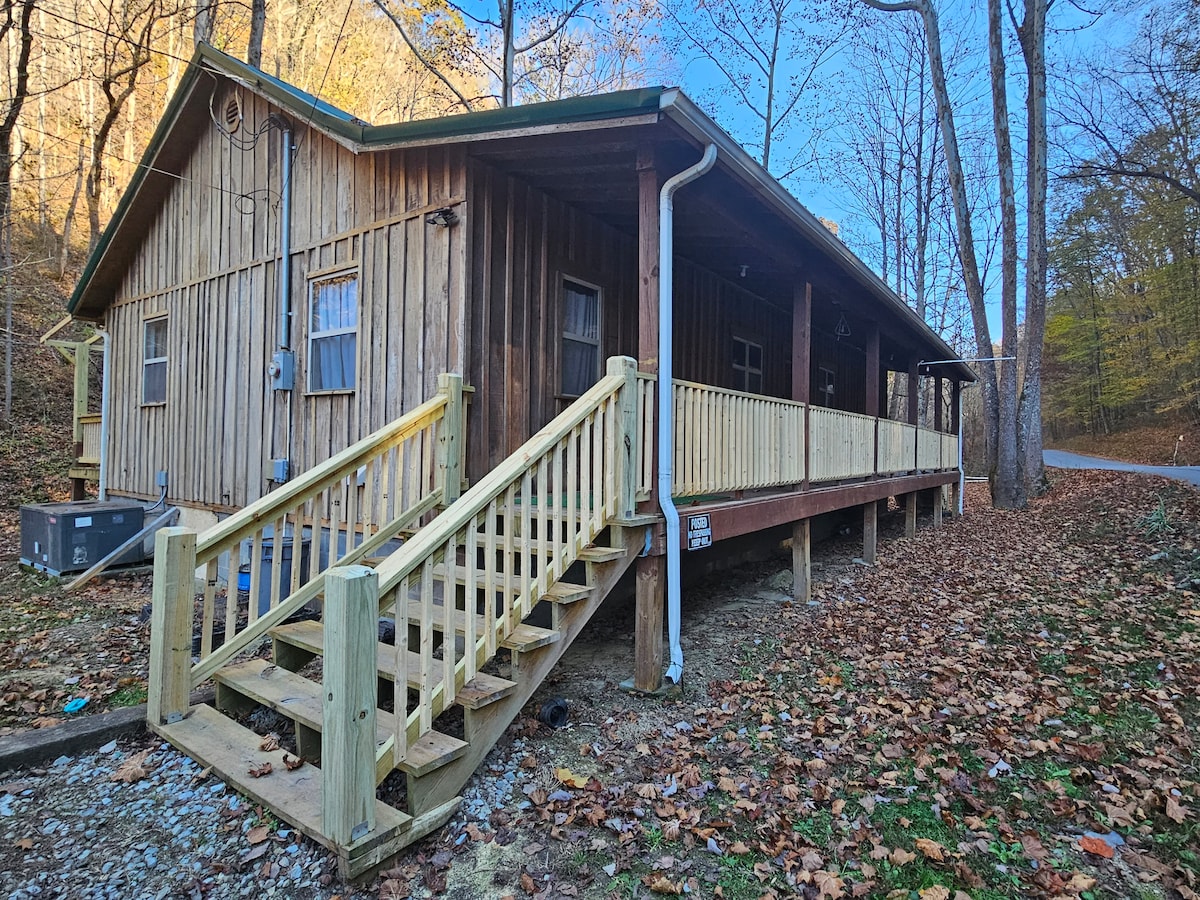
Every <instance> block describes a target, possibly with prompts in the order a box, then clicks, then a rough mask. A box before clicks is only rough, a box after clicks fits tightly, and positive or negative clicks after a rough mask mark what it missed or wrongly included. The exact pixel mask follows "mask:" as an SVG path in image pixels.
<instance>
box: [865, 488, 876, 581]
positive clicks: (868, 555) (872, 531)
mask: <svg viewBox="0 0 1200 900" xmlns="http://www.w3.org/2000/svg"><path fill="white" fill-rule="evenodd" d="M878 513H879V505H878V504H877V503H876V502H875V501H874V500H872V501H871V502H870V503H864V504H863V554H862V558H863V562H865V563H866V564H867V565H869V566H873V565H875V547H876V543H877V541H878V537H879V515H878Z"/></svg>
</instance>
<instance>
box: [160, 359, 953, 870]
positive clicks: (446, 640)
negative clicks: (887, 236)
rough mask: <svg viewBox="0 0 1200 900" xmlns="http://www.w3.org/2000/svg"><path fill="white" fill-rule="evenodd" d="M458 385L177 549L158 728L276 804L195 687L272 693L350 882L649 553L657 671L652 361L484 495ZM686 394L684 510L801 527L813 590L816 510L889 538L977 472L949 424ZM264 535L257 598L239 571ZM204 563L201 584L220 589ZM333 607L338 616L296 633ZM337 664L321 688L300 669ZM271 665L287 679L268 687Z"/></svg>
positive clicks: (245, 744) (692, 390)
mask: <svg viewBox="0 0 1200 900" xmlns="http://www.w3.org/2000/svg"><path fill="white" fill-rule="evenodd" d="M440 384H441V389H440V390H439V392H438V394H437V395H436V396H435V397H434V398H432V399H430V400H429V401H427V402H426V403H424V404H422V405H421V406H419V407H417V408H416V409H414V410H412V411H411V412H410V413H408V414H406V415H405V416H403V417H401V418H400V419H398V420H396V421H395V422H393V423H391V424H389V425H388V426H386V427H385V428H383V429H381V430H380V431H378V432H376V433H374V434H372V435H370V436H368V437H367V438H364V439H363V440H361V441H359V442H358V443H356V444H354V445H352V446H351V447H348V448H347V449H345V450H344V451H342V452H341V453H339V454H337V455H336V456H334V457H333V458H331V459H330V460H328V461H327V462H325V463H323V464H321V465H320V466H317V467H316V468H315V469H312V470H310V471H309V472H307V473H305V474H304V475H302V476H300V477H299V478H297V479H295V480H294V481H292V482H290V483H288V484H286V485H284V486H282V487H280V488H279V489H278V490H276V491H275V492H273V493H271V494H269V495H268V496H267V497H264V498H263V499H262V500H260V501H258V502H256V503H254V504H252V505H251V506H249V507H246V508H245V509H243V510H241V511H240V512H238V513H236V514H234V515H233V516H230V517H229V518H228V519H226V520H224V521H223V522H220V523H219V524H218V525H216V526H215V527H213V528H211V529H209V530H208V531H207V532H205V533H203V534H201V535H196V534H195V533H193V532H190V531H188V530H187V529H181V528H178V529H165V530H164V531H162V532H160V533H159V538H158V547H157V552H156V557H155V579H154V604H153V615H154V618H153V621H152V649H151V663H150V678H151V682H150V689H149V698H148V700H149V703H148V717H149V719H150V725H151V727H152V728H153V729H155V730H156V731H157V732H158V733H159V734H161V735H162V736H163V737H165V738H166V739H168V740H171V741H172V742H174V743H175V744H176V745H177V746H180V747H182V748H183V749H184V750H186V751H187V752H189V753H192V754H193V755H195V756H197V758H199V759H201V760H203V761H204V763H205V764H206V765H211V766H212V767H213V768H214V769H215V770H216V771H217V772H219V773H220V774H221V775H222V776H223V777H224V778H226V779H227V780H229V781H230V782H231V783H233V784H234V785H237V786H239V787H242V788H244V790H245V791H247V792H248V793H249V794H250V795H251V796H258V794H256V793H255V787H254V785H252V784H249V783H247V782H246V760H247V759H249V758H251V757H253V758H254V759H256V760H258V761H259V762H262V761H263V760H264V759H265V757H264V753H265V752H266V751H261V750H260V749H259V748H258V747H257V743H256V741H257V739H256V736H255V735H253V734H252V733H251V732H249V731H247V730H246V729H244V728H242V727H241V726H239V725H236V723H235V722H233V721H232V719H230V720H229V721H226V720H225V719H222V718H221V717H220V716H219V715H217V714H216V713H212V712H211V711H206V710H197V709H190V708H189V706H188V697H189V692H190V691H191V690H192V689H193V688H195V687H196V686H198V685H199V684H200V683H202V682H204V681H206V680H208V679H209V678H212V679H214V680H215V681H216V682H217V684H218V687H219V690H218V693H217V701H218V705H219V706H220V707H221V708H222V710H224V711H225V712H226V713H228V715H229V716H230V717H236V716H237V715H238V714H240V713H242V712H245V711H246V710H247V709H248V708H250V707H253V706H254V705H265V706H269V707H271V708H274V709H275V710H276V711H277V712H279V713H281V714H282V715H284V716H287V717H289V718H292V719H293V720H294V722H295V729H296V735H297V745H298V747H299V748H300V752H301V753H302V755H304V756H306V758H308V759H309V761H310V762H312V761H316V760H322V761H329V762H330V763H331V765H328V766H325V765H323V766H322V767H321V770H320V777H317V776H315V775H314V776H313V777H311V778H308V779H301V780H299V781H296V783H295V785H294V786H293V787H290V788H289V789H288V790H287V791H284V792H282V793H280V794H279V796H274V795H272V797H271V798H265V797H264V801H265V802H268V803H269V805H271V807H272V809H273V810H274V811H275V813H276V814H277V815H279V816H280V817H281V818H283V819H285V820H287V821H289V822H291V823H292V824H293V825H295V826H296V827H297V828H299V829H301V830H303V831H304V832H305V833H307V834H310V835H313V836H314V837H315V838H316V839H318V840H320V841H321V842H322V843H324V844H325V845H326V846H329V847H331V848H333V849H334V850H335V851H336V852H337V853H338V854H339V858H340V860H341V865H342V868H343V871H344V872H345V873H347V874H350V875H362V874H365V873H367V872H368V871H370V870H372V869H373V868H376V867H377V866H378V865H379V864H380V862H381V861H382V860H383V859H384V858H386V856H387V855H389V854H392V853H394V852H396V851H398V850H399V849H401V848H402V847H403V846H405V845H407V844H408V843H410V842H411V841H412V840H415V839H416V838H417V837H418V836H420V835H421V834H424V833H426V832H427V831H429V830H430V829H432V828H435V827H438V826H439V825H440V824H441V823H442V822H443V821H444V820H445V819H446V818H448V817H449V816H450V815H451V814H452V813H453V811H454V809H455V808H456V805H457V800H458V797H457V794H458V792H459V790H461V788H462V785H463V784H465V782H466V780H467V779H468V778H469V777H470V776H471V774H472V772H473V771H474V770H475V768H476V766H477V765H478V764H479V762H480V761H481V760H482V759H483V757H484V755H486V753H487V752H488V750H489V749H490V748H491V747H492V745H493V744H494V743H495V741H496V740H497V739H498V738H499V736H500V735H501V734H502V733H503V731H504V729H505V728H506V727H507V726H508V724H509V722H511V721H512V719H513V717H514V716H515V715H516V714H517V713H518V712H519V710H520V709H521V707H522V706H523V705H524V703H525V702H527V701H528V700H529V698H530V697H531V696H532V695H533V692H534V691H535V690H536V689H537V687H538V685H539V684H540V683H541V682H542V680H543V679H544V678H545V677H546V675H547V674H548V673H549V672H550V671H551V670H552V668H553V666H554V664H555V663H556V661H557V660H558V659H559V658H561V656H562V654H563V653H564V652H565V650H566V649H567V647H568V646H569V645H570V643H571V641H572V640H573V639H574V638H575V637H576V636H577V635H578V634H579V632H580V630H581V629H582V628H583V626H584V625H585V624H586V623H587V621H588V620H589V619H590V617H591V615H592V614H593V612H594V611H595V610H596V609H597V608H598V607H599V605H600V604H601V603H602V602H603V601H604V599H605V598H606V596H607V595H608V594H609V593H610V592H611V591H612V590H613V588H614V587H615V586H616V585H617V583H618V581H619V580H620V579H621V576H622V575H623V574H624V573H625V572H626V571H627V570H628V569H629V568H630V567H631V566H634V565H636V566H637V569H638V571H637V579H636V581H637V585H638V611H637V615H636V621H635V622H634V623H631V624H632V628H633V629H634V631H635V636H636V655H637V659H636V660H635V666H634V671H635V679H634V684H635V687H638V688H639V689H644V687H645V682H646V681H652V682H655V683H657V680H658V679H661V677H662V670H661V654H662V642H663V635H662V624H661V623H662V586H663V580H662V575H661V573H662V560H663V558H664V557H663V553H664V552H665V551H666V547H665V545H664V540H663V538H664V529H663V526H662V517H661V515H659V514H658V511H657V504H656V503H655V501H654V496H653V489H654V486H655V484H656V475H657V472H656V471H655V460H656V457H655V453H654V435H655V433H656V430H655V428H654V424H655V409H656V408H655V405H654V387H655V382H654V380H653V378H652V376H649V375H641V374H638V373H637V372H636V364H635V362H634V361H633V360H632V359H629V358H613V359H610V360H609V364H608V373H607V375H606V376H605V377H603V378H602V379H600V381H599V382H598V383H597V384H596V385H595V386H594V387H593V388H592V389H590V390H589V391H588V392H587V393H585V394H584V395H583V396H582V397H580V398H579V399H578V400H576V401H575V402H574V403H572V404H571V406H570V407H569V408H568V409H567V410H565V411H564V412H563V413H562V414H560V415H559V416H558V417H557V418H555V419H554V420H553V421H552V422H550V423H549V424H548V425H546V426H545V427H544V428H542V429H541V430H540V431H538V432H537V433H536V434H535V435H533V436H532V437H531V438H530V439H529V440H528V441H527V442H526V443H525V444H524V445H523V446H522V447H521V448H520V449H519V450H518V451H517V452H515V453H513V454H512V455H511V456H510V457H509V458H508V459H506V460H504V461H503V462H502V463H501V464H500V465H499V466H497V467H495V468H494V469H493V470H492V471H491V472H489V473H488V474H487V475H486V476H484V477H483V478H481V479H479V480H478V481H477V482H476V483H475V484H474V485H471V486H470V487H469V488H468V489H466V490H465V491H464V490H463V489H464V484H463V478H462V476H461V472H462V471H463V451H464V446H463V445H464V440H463V435H464V433H465V417H466V415H467V414H468V413H467V412H466V410H465V407H464V405H463V402H462V392H463V390H464V389H463V387H462V383H461V379H460V378H459V377H458V376H451V375H443V376H442V377H441V379H440ZM673 391H674V404H675V425H674V463H675V466H676V467H677V468H676V471H677V472H678V473H679V477H678V480H677V482H676V483H677V484H678V485H679V487H678V493H679V494H680V495H681V498H680V504H681V506H682V509H681V513H682V515H683V516H685V517H688V518H691V519H695V518H696V517H698V516H699V517H704V518H706V520H707V521H706V523H705V524H706V525H707V527H708V528H709V531H708V535H709V537H711V539H712V540H713V541H718V542H719V541H721V540H725V539H727V538H729V537H734V536H737V535H741V534H749V533H752V532H755V531H759V530H763V529H766V528H769V527H772V526H776V525H780V524H784V523H788V522H791V523H794V525H795V532H794V534H795V537H796V538H797V540H796V541H795V545H796V547H797V551H796V552H797V555H796V565H797V585H798V587H797V590H798V591H802V590H806V585H807V584H808V538H809V529H808V524H807V523H808V520H809V518H810V517H812V516H814V515H818V514H820V513H823V512H828V511H831V510H835V509H840V508H846V507H850V506H855V505H861V506H862V508H863V511H864V520H863V521H864V534H865V536H866V538H867V539H869V541H870V546H871V547H873V543H874V517H875V510H876V507H877V503H876V502H875V501H877V500H880V499H883V498H884V497H888V496H908V497H910V498H911V497H913V496H914V492H916V491H931V492H933V493H934V494H935V500H936V503H935V510H936V512H937V513H938V514H940V511H941V504H942V498H943V491H942V490H941V489H942V488H943V486H945V485H947V484H951V483H953V484H957V469H956V468H954V467H956V466H957V461H958V445H957V439H956V438H955V437H954V436H952V435H947V434H943V433H940V432H938V431H936V430H929V429H922V428H917V427H915V426H910V425H903V424H901V423H896V422H891V421H889V420H887V419H879V418H874V417H870V416H864V415H859V414H855V413H847V412H841V411H836V410H827V409H823V408H817V407H810V406H809V405H807V404H804V403H799V402H795V401H790V400H783V399H779V398H775V397H768V396H762V395H756V394H748V393H744V392H738V391H731V390H727V389H723V388H715V387H711V386H708V385H703V384H697V383H692V382H680V381H677V382H675V383H674V385H673ZM908 507H909V510H910V520H911V521H913V522H914V524H915V519H914V518H913V517H912V516H911V513H912V512H915V503H911V502H910V503H909V504H908ZM682 531H683V535H681V537H683V536H686V534H687V529H686V528H685V529H683V530H682ZM288 534H291V535H293V536H297V535H300V536H303V535H305V534H307V535H309V536H310V539H311V540H312V541H314V543H319V544H321V545H322V546H325V547H327V551H326V552H324V553H322V552H320V551H319V549H318V552H312V553H308V554H305V553H300V554H298V555H297V556H295V557H293V559H292V560H291V562H290V563H289V564H286V565H274V566H272V565H270V563H269V562H267V563H265V564H264V561H263V554H262V548H263V545H264V543H266V542H269V541H273V540H274V538H275V536H277V535H288ZM685 539H686V538H685ZM397 543H398V544H399V546H398V549H395V550H393V551H392V552H387V549H388V548H389V547H395V546H396V545H397ZM685 546H688V545H687V544H685ZM247 548H248V550H249V554H250V560H251V561H250V563H249V564H248V565H249V572H248V575H249V578H248V583H249V591H248V596H247V597H246V601H245V607H244V612H243V607H242V605H241V603H240V602H239V601H238V600H237V599H235V595H234V594H233V593H232V592H230V591H229V590H228V589H224V590H223V589H221V587H220V584H219V581H220V577H219V576H220V573H221V572H222V571H226V572H233V571H235V570H236V569H237V568H238V564H239V563H240V560H241V559H242V558H244V555H245V553H246V550H247ZM647 549H649V553H647V552H646V551H647ZM380 553H383V554H386V555H383V556H377V555H376V554H380ZM368 566H369V567H371V568H368ZM372 568H373V571H372ZM197 570H199V571H201V572H203V573H204V574H205V576H206V577H205V583H204V588H203V592H202V594H201V595H200V597H199V598H198V597H197V595H196V591H195V583H194V579H193V574H194V573H195V572H197ZM318 599H319V600H321V601H322V606H323V617H322V618H323V620H322V622H320V623H315V622H298V623H297V622H292V623H290V624H289V622H288V620H289V619H290V618H292V616H293V614H295V613H298V612H300V611H301V610H302V609H303V608H304V607H305V606H306V605H308V604H310V603H311V602H312V601H314V600H318ZM197 600H199V602H196V601H197ZM539 608H541V609H544V610H545V611H546V613H545V617H544V618H543V619H539V620H538V623H537V624H536V625H535V624H533V623H532V622H530V621H528V620H529V618H530V616H531V615H532V614H533V613H534V612H535V610H537V609H539ZM381 614H383V615H387V616H391V617H392V618H393V619H394V621H395V622H396V623H398V627H397V628H396V629H395V632H396V633H395V640H394V643H388V644H385V643H382V642H380V641H379V639H378V635H377V633H376V624H377V617H378V616H379V615H381ZM405 623H407V624H408V627H407V628H406V627H404V625H405ZM218 632H220V639H219V640H218ZM267 638H269V639H270V640H271V641H272V645H273V661H274V664H275V665H274V666H270V667H266V668H263V667H262V664H261V662H260V663H258V669H256V670H255V671H254V672H251V673H250V675H253V677H250V675H248V674H247V658H246V657H247V654H252V653H253V652H254V651H256V649H257V648H258V647H259V646H260V644H261V642H262V640H263V639H267ZM193 646H196V647H198V648H199V654H198V657H197V658H195V659H193V658H192V656H191V650H192V647H193ZM318 654H321V655H323V656H324V657H325V661H324V665H323V667H322V676H321V677H322V681H321V682H320V683H316V682H313V681H310V680H308V679H305V678H303V677H301V676H300V675H299V674H292V673H297V672H298V671H299V670H300V669H301V668H302V667H303V666H304V665H305V664H306V663H307V662H308V661H309V660H310V659H312V658H313V656H315V655H318ZM260 669H261V671H259V670H260ZM268 670H270V671H271V672H273V673H277V674H274V675H272V677H273V678H275V680H276V681H279V682H280V684H281V685H282V687H280V689H279V690H271V689H268V688H269V687H270V685H266V683H265V681H264V677H265V676H264V675H263V674H262V672H265V671H268ZM285 670H286V672H285ZM380 686H382V687H380ZM452 707H454V708H456V711H455V714H454V715H452V716H450V717H449V718H448V719H447V718H444V717H443V715H442V714H443V713H445V712H448V711H450V710H451V708H452ZM214 735H216V736H217V737H213V736H214ZM218 738H219V739H218ZM393 770H398V771H399V772H401V773H402V774H403V777H404V778H405V779H406V796H407V802H406V806H407V808H406V810H405V811H404V812H402V813H398V814H397V815H393V814H392V813H391V812H389V811H387V810H382V811H380V810H378V809H377V807H376V800H375V789H376V786H377V785H378V784H379V783H380V781H382V779H383V778H385V777H387V776H388V775H389V774H390V773H391V772H393ZM397 816H398V817H397ZM368 848H369V849H368Z"/></svg>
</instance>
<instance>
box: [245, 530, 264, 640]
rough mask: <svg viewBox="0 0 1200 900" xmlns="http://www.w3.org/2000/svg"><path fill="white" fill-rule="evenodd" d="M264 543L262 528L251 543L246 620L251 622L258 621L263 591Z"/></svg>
mask: <svg viewBox="0 0 1200 900" xmlns="http://www.w3.org/2000/svg"><path fill="white" fill-rule="evenodd" d="M262 542H263V530H262V529H261V528H260V529H258V530H257V531H256V532H254V539H253V540H252V541H251V542H250V593H249V595H248V597H247V599H246V604H247V606H248V608H249V611H248V612H247V614H246V618H247V619H248V620H249V621H251V622H255V621H257V620H258V593H259V591H260V590H262Z"/></svg>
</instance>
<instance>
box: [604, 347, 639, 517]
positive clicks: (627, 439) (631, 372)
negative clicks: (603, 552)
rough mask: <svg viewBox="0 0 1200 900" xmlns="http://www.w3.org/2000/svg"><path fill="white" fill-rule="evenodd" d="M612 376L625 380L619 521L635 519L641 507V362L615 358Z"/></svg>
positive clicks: (620, 429) (619, 425)
mask: <svg viewBox="0 0 1200 900" xmlns="http://www.w3.org/2000/svg"><path fill="white" fill-rule="evenodd" d="M608 374H609V375H619V376H621V377H622V378H624V379H625V384H624V385H622V387H621V393H620V394H619V395H618V399H617V458H616V460H615V462H616V466H617V518H618V519H631V518H633V514H634V510H635V508H636V506H637V482H638V466H637V452H638V448H639V447H640V446H641V443H642V441H641V439H640V436H639V435H638V414H637V412H638V409H637V407H638V397H637V393H638V385H637V361H636V360H634V359H631V358H630V357H628V356H612V357H609V360H608Z"/></svg>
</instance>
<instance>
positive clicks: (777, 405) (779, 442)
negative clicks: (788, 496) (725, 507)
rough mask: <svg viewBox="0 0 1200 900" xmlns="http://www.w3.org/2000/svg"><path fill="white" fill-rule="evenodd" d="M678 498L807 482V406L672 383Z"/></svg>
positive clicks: (729, 391) (735, 392)
mask: <svg viewBox="0 0 1200 900" xmlns="http://www.w3.org/2000/svg"><path fill="white" fill-rule="evenodd" d="M673 388H674V398H673V400H674V419H675V447H674V484H675V495H676V496H678V497H689V496H695V495H697V494H706V493H712V492H713V491H716V490H734V491H737V490H747V489H751V488H764V487H775V486H777V485H782V484H798V483H799V482H801V481H803V480H804V404H803V403H796V402H795V401H792V400H781V399H779V398H777V397H764V396H761V395H758V394H747V393H744V392H742V391H731V390H726V389H724V388H715V387H712V386H710V385H705V384H695V383H693V382H690V381H679V380H676V381H674V382H673Z"/></svg>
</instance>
